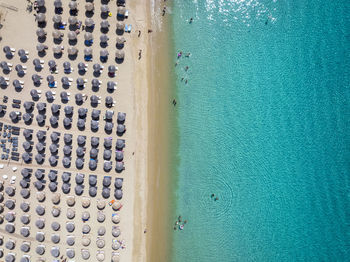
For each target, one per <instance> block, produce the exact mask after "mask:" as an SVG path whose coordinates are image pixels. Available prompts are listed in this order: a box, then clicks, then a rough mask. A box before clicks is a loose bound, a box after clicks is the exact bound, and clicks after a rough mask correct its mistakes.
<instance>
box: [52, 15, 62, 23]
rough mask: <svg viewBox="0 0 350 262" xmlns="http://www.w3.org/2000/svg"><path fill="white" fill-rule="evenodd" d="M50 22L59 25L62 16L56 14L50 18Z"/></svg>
mask: <svg viewBox="0 0 350 262" xmlns="http://www.w3.org/2000/svg"><path fill="white" fill-rule="evenodd" d="M52 21H53V22H54V23H61V22H62V16H60V15H58V14H55V15H54V16H53V17H52Z"/></svg>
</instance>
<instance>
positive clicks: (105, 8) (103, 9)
mask: <svg viewBox="0 0 350 262" xmlns="http://www.w3.org/2000/svg"><path fill="white" fill-rule="evenodd" d="M101 12H102V13H108V12H109V7H108V5H101Z"/></svg>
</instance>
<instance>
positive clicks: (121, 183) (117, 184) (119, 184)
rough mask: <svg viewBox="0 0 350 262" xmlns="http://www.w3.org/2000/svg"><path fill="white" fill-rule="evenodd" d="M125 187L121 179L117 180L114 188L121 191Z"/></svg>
mask: <svg viewBox="0 0 350 262" xmlns="http://www.w3.org/2000/svg"><path fill="white" fill-rule="evenodd" d="M122 186H123V180H122V179H120V178H116V179H115V182H114V187H115V188H117V189H121V188H122Z"/></svg>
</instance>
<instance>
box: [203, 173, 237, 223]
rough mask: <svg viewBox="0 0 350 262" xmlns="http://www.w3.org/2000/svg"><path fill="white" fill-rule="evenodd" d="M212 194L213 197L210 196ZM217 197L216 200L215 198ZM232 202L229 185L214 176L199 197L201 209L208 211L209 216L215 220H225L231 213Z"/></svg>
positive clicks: (232, 193) (232, 197) (231, 192)
mask: <svg viewBox="0 0 350 262" xmlns="http://www.w3.org/2000/svg"><path fill="white" fill-rule="evenodd" d="M212 194H214V195H215V196H213V197H212V196H211V195H212ZM216 197H218V200H215V198H216ZM233 201H234V191H233V189H232V187H231V185H230V184H229V183H228V181H226V180H225V179H224V178H222V177H220V176H218V175H216V176H214V177H212V179H211V180H210V181H208V183H206V186H205V188H202V191H201V195H200V197H199V206H200V208H201V209H205V210H210V212H209V213H208V215H209V216H211V217H213V218H215V219H216V220H221V219H224V218H227V214H228V213H230V212H232V205H233Z"/></svg>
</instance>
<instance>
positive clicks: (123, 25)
mask: <svg viewBox="0 0 350 262" xmlns="http://www.w3.org/2000/svg"><path fill="white" fill-rule="evenodd" d="M124 27H125V24H124V23H122V22H117V31H121V32H124Z"/></svg>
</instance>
